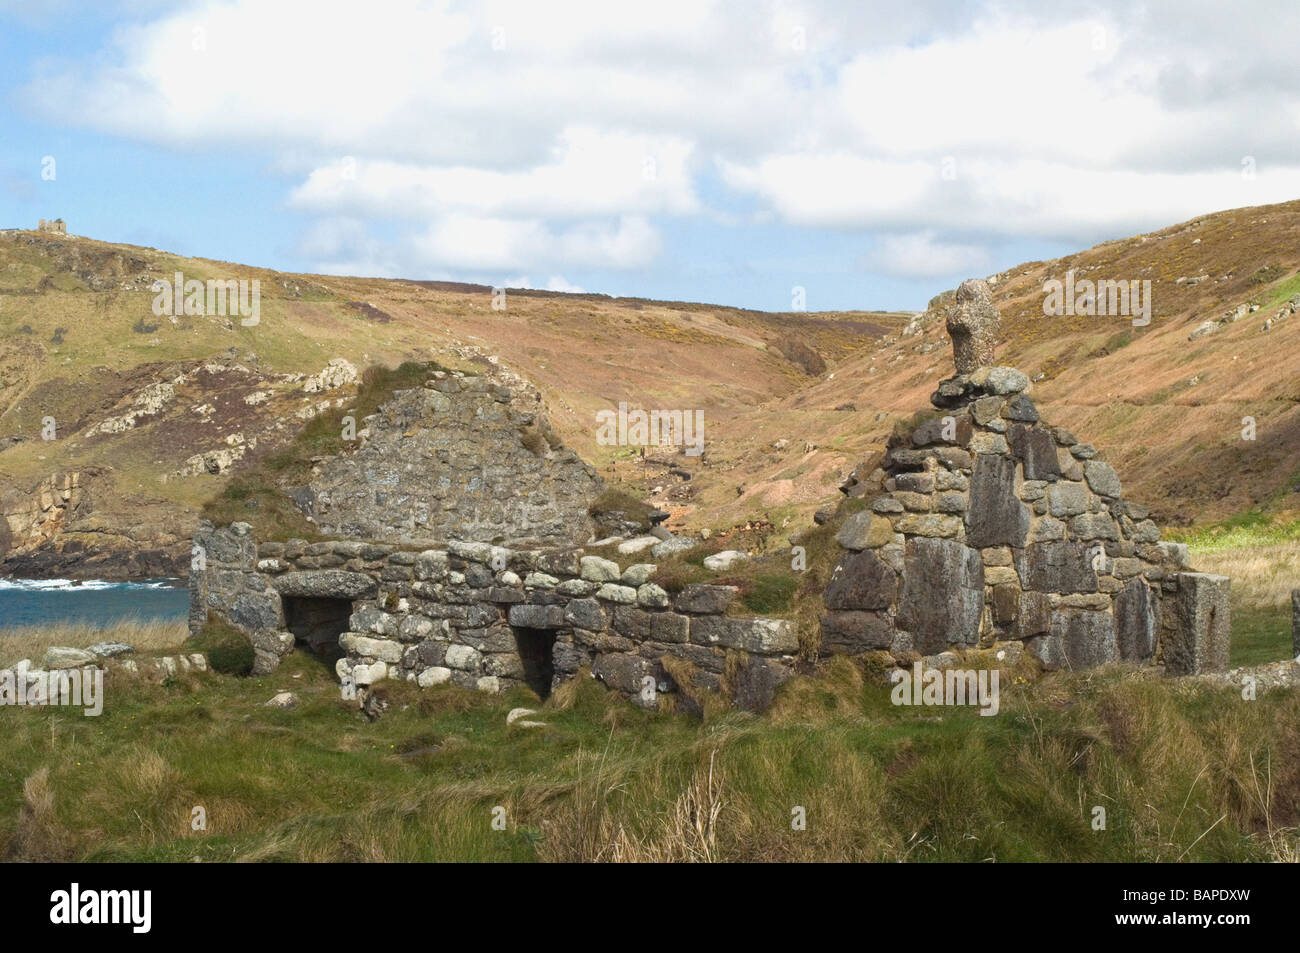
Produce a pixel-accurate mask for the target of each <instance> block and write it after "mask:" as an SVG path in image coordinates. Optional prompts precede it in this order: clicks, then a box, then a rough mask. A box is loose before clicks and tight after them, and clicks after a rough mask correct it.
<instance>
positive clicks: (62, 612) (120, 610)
mask: <svg viewBox="0 0 1300 953" xmlns="http://www.w3.org/2000/svg"><path fill="white" fill-rule="evenodd" d="M189 607H190V596H189V590H188V589H186V588H185V583H184V580H180V579H147V580H145V581H144V582H104V581H102V580H91V581H88V582H80V583H78V582H73V581H71V580H69V579H0V631H3V630H4V629H11V628H17V627H19V626H31V625H83V624H88V625H95V626H107V625H111V624H113V623H115V622H119V621H121V620H123V619H145V620H149V619H165V620H174V621H180V620H184V619H185V618H186V616H187V615H188V614H189Z"/></svg>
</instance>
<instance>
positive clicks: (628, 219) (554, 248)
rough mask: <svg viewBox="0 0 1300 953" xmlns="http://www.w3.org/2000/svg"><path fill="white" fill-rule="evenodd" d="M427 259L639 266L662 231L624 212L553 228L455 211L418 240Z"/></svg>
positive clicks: (469, 264)
mask: <svg viewBox="0 0 1300 953" xmlns="http://www.w3.org/2000/svg"><path fill="white" fill-rule="evenodd" d="M414 244H415V248H416V251H417V253H418V254H419V255H420V256H421V257H422V258H423V260H425V261H429V262H437V263H439V264H440V265H442V266H444V267H447V268H452V269H465V270H482V269H510V268H514V267H516V265H517V264H518V263H519V262H521V261H524V262H536V263H539V264H541V265H543V266H554V265H567V266H570V267H585V268H636V267H643V266H645V265H648V264H650V263H651V262H652V261H654V259H655V258H656V257H657V256H658V254H659V251H660V247H661V240H660V237H659V233H658V231H657V230H656V229H655V228H654V227H653V226H652V225H650V223H649V222H647V221H646V220H645V219H644V218H641V217H639V216H625V217H623V218H620V219H619V220H618V221H617V223H614V224H603V223H581V224H578V225H574V226H572V227H568V228H562V229H558V230H556V229H552V228H551V227H549V226H548V225H547V224H546V223H545V222H543V221H542V220H540V219H508V218H490V217H479V216H472V215H461V214H454V215H449V216H447V217H446V218H443V219H441V220H439V221H437V222H435V223H434V224H433V225H431V226H430V227H429V228H428V229H427V230H426V231H425V232H424V233H422V234H421V235H418V236H417V237H416V238H415V240H414Z"/></svg>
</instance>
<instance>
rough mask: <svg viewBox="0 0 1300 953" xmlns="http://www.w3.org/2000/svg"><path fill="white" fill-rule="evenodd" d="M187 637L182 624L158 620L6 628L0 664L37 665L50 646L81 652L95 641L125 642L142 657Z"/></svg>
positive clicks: (0, 643)
mask: <svg viewBox="0 0 1300 953" xmlns="http://www.w3.org/2000/svg"><path fill="white" fill-rule="evenodd" d="M188 637H189V630H188V629H187V627H186V624H185V623H184V622H167V621H162V620H158V619H151V620H147V621H143V620H131V621H125V622H119V623H117V624H115V625H111V626H106V627H103V628H100V627H97V626H93V625H89V624H80V625H58V626H31V627H24V628H18V629H6V630H4V631H3V632H0V665H13V664H14V663H15V662H17V661H19V660H20V659H31V660H32V661H33V662H39V661H40V659H41V656H42V655H44V654H45V650H46V649H47V648H49V647H50V646H51V645H67V646H71V647H72V648H77V649H84V648H86V647H87V646H91V645H94V644H95V643H96V642H126V643H129V644H130V645H132V646H134V647H135V650H136V652H137V653H140V654H145V653H149V652H166V651H170V650H172V649H175V648H177V647H179V646H180V645H181V644H182V643H183V642H184V641H185V640H186V638H188Z"/></svg>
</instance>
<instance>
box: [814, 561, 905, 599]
mask: <svg viewBox="0 0 1300 953" xmlns="http://www.w3.org/2000/svg"><path fill="white" fill-rule="evenodd" d="M897 595H898V574H897V573H896V572H894V570H892V569H890V568H889V566H887V565H886V564H885V562H884V561H883V560H882V559H881V558H880V557H879V556H877V555H876V554H875V553H873V552H872V551H871V550H863V551H862V552H856V553H855V552H848V553H845V554H844V555H843V556H841V557H840V561H839V562H838V563H836V565H835V568H834V570H832V572H831V578H830V582H829V583H828V584H827V586H826V595H825V601H826V607H827V608H828V609H888V608H889V607H890V606H891V605H893V603H894V599H895V598H896V597H897Z"/></svg>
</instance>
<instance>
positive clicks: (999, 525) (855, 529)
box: [821, 367, 1230, 674]
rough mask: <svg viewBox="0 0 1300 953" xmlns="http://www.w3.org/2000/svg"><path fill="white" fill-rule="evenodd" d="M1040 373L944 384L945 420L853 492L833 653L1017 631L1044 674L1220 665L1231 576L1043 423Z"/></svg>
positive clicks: (851, 486) (926, 650) (864, 477)
mask: <svg viewBox="0 0 1300 953" xmlns="http://www.w3.org/2000/svg"><path fill="white" fill-rule="evenodd" d="M1028 389H1029V380H1028V378H1027V377H1025V375H1024V374H1022V373H1021V372H1020V371H1017V370H1015V369H1014V368H1009V367H993V368H989V367H981V368H978V369H976V370H975V371H974V373H972V374H969V375H959V376H957V377H955V378H952V379H950V380H947V381H944V382H943V383H942V384H940V386H939V389H938V391H937V392H936V393H935V394H934V395H933V397H932V398H931V400H932V403H933V404H934V405H935V406H936V407H937V408H939V414H938V415H937V416H935V417H934V418H933V419H929V420H926V421H924V422H922V423H921V424H920V425H919V426H917V427H915V429H914V430H912V431H911V432H910V433H907V434H904V435H901V436H898V437H895V438H894V439H892V440H891V442H890V444H889V446H888V448H887V451H886V455H885V458H884V461H883V463H882V465H881V466H880V467H879V468H877V469H875V470H874V472H871V473H869V474H866V473H863V472H862V470H861V469H859V470H858V471H855V473H854V474H853V475H852V476H851V477H850V479H849V481H848V482H847V483H846V484H845V486H844V487H843V488H842V489H844V491H845V492H846V493H848V494H849V495H850V496H851V497H861V498H863V499H864V501H869V502H867V505H866V507H865V508H864V509H863V510H861V511H860V512H857V513H855V514H854V515H852V516H850V517H849V518H848V519H847V520H846V521H845V523H844V524H843V526H842V528H841V530H840V532H839V534H838V536H837V540H838V541H839V543H840V544H841V546H843V547H844V549H845V552H844V554H843V555H842V557H841V558H840V560H839V562H838V564H837V565H836V567H835V570H834V572H833V574H832V576H831V579H830V582H829V584H828V586H827V589H826V594H825V601H826V614H825V616H824V617H823V619H822V625H821V637H822V653H823V654H833V653H860V652H865V651H872V650H884V651H888V652H891V653H892V654H893V655H894V656H895V657H896V658H899V659H903V658H911V657H914V656H917V655H920V656H928V655H934V654H937V653H940V652H943V651H946V650H948V649H952V648H958V649H960V648H974V647H987V646H990V645H992V644H993V643H994V642H998V641H1006V640H1016V641H1021V642H1023V643H1024V646H1025V648H1026V649H1027V650H1028V651H1029V652H1031V653H1032V654H1033V655H1034V656H1036V657H1037V658H1038V659H1039V660H1040V661H1041V662H1042V663H1043V665H1044V666H1045V667H1047V668H1048V669H1053V668H1086V667H1090V666H1095V665H1101V664H1104V663H1108V662H1117V661H1126V662H1133V663H1138V664H1150V663H1161V664H1164V665H1165V667H1166V670H1167V671H1168V672H1169V673H1170V674H1190V673H1194V672H1202V671H1222V670H1224V669H1225V668H1226V667H1227V661H1228V645H1229V624H1230V618H1229V609H1228V599H1227V596H1228V580H1227V579H1226V577H1222V576H1210V575H1206V574H1203V573H1193V572H1190V571H1188V569H1189V567H1188V564H1187V547H1186V546H1183V545H1179V544H1173V543H1164V542H1161V541H1160V532H1159V529H1158V528H1157V526H1156V525H1155V523H1154V522H1152V521H1151V520H1150V519H1149V518H1148V513H1147V510H1146V508H1145V507H1143V506H1140V505H1139V504H1136V503H1132V502H1128V501H1126V500H1125V499H1124V498H1123V495H1122V492H1121V485H1120V479H1119V477H1118V475H1117V474H1116V473H1115V471H1114V469H1113V468H1112V467H1110V465H1109V464H1106V463H1104V462H1102V461H1101V460H1099V459H1097V452H1096V450H1095V449H1094V448H1093V447H1092V446H1090V445H1089V444H1086V443H1082V442H1080V441H1078V440H1077V439H1076V438H1075V437H1074V436H1073V435H1072V434H1070V433H1069V432H1067V431H1065V430H1063V429H1061V428H1059V427H1051V426H1049V425H1047V424H1046V423H1044V422H1043V421H1042V420H1040V419H1039V415H1038V411H1037V409H1036V408H1035V407H1034V404H1033V401H1032V400H1031V399H1030V398H1029V396H1028V394H1027V393H1026V391H1027V390H1028Z"/></svg>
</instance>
